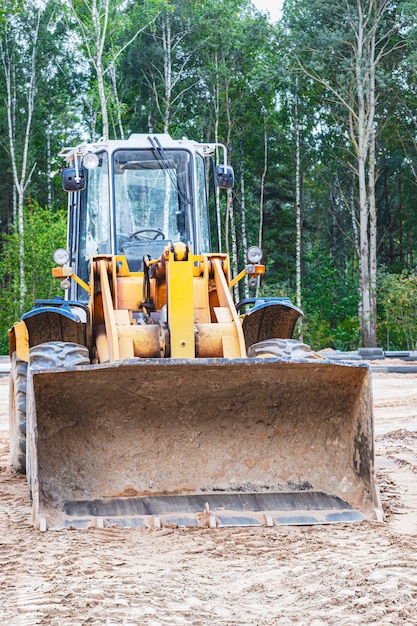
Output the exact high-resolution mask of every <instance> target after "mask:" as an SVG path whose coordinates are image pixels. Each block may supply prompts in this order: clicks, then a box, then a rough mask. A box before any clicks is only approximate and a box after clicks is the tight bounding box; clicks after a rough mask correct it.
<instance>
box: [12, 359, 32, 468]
mask: <svg viewBox="0 0 417 626" xmlns="http://www.w3.org/2000/svg"><path fill="white" fill-rule="evenodd" d="M27 367H28V364H27V363H26V361H21V360H20V359H18V358H17V357H16V352H13V354H12V359H11V367H10V379H9V380H10V383H9V385H10V386H9V390H10V391H9V450H10V460H11V463H12V466H13V469H14V471H15V472H18V473H19V474H26V390H27Z"/></svg>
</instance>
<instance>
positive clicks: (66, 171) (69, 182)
mask: <svg viewBox="0 0 417 626" xmlns="http://www.w3.org/2000/svg"><path fill="white" fill-rule="evenodd" d="M77 174H78V180H76V178H77ZM61 179H62V187H63V189H64V191H82V190H83V189H85V184H86V183H85V171H84V168H82V167H79V168H78V172H76V170H75V167H64V168H63V169H62V170H61Z"/></svg>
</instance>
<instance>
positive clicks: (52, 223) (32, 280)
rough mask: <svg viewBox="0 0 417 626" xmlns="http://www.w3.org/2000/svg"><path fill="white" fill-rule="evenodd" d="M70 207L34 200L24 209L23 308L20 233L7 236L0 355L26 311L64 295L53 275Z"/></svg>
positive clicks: (1, 271) (0, 267)
mask: <svg viewBox="0 0 417 626" xmlns="http://www.w3.org/2000/svg"><path fill="white" fill-rule="evenodd" d="M66 215H67V212H66V210H62V209H61V210H55V211H51V210H49V209H45V208H43V207H40V206H39V205H38V204H36V203H33V204H32V205H31V206H30V208H25V211H24V229H25V242H24V248H25V280H26V294H25V297H24V305H23V310H22V311H21V310H20V309H21V306H20V280H19V275H20V248H19V235H18V234H17V233H12V234H10V235H3V238H2V242H1V252H0V276H1V281H2V298H1V302H0V354H5V353H7V352H8V338H7V330H8V329H9V328H10V327H11V326H13V324H14V322H16V321H18V320H19V319H20V317H21V315H22V313H24V312H26V311H28V310H30V309H31V308H32V305H33V303H34V301H35V300H36V299H37V298H53V297H54V296H56V295H62V290H61V289H60V287H59V283H58V281H57V280H56V279H53V278H52V274H51V268H52V266H53V261H52V254H53V252H54V250H55V249H56V248H59V247H65V240H66Z"/></svg>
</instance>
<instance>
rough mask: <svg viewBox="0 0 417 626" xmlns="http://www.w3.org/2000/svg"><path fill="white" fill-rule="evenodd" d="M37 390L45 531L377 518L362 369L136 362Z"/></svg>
mask: <svg viewBox="0 0 417 626" xmlns="http://www.w3.org/2000/svg"><path fill="white" fill-rule="evenodd" d="M32 380H33V389H32V394H33V397H32V400H31V402H30V403H29V404H30V406H31V407H32V409H30V410H29V417H28V429H29V438H30V441H31V443H30V447H31V449H32V457H33V462H32V466H33V467H32V474H33V476H32V479H31V481H32V485H33V499H34V515H35V525H37V526H40V527H48V528H61V527H65V526H75V527H86V526H88V525H90V524H100V525H102V524H120V525H124V526H141V525H144V526H145V525H146V526H156V527H159V526H161V525H163V524H176V525H179V526H188V525H196V524H197V525H209V526H228V525H258V524H266V525H275V524H281V523H300V524H303V523H304V524H305V523H308V524H310V523H329V522H332V521H354V520H358V519H364V518H368V517H374V516H375V511H376V512H377V514H378V512H380V503H379V497H378V491H377V488H376V485H375V481H374V450H373V419H372V396H371V386H370V374H369V370H368V368H367V367H363V366H360V365H347V364H341V363H330V362H327V361H315V362H311V361H310V362H305V361H299V362H284V361H282V360H279V359H275V358H271V359H269V358H268V359H258V358H249V359H239V360H228V359H198V360H171V359H152V360H143V359H132V360H128V361H121V362H116V363H112V364H105V365H91V366H84V367H77V368H69V369H64V368H60V369H48V370H41V371H37V372H34V373H33V376H32ZM34 407H36V410H34Z"/></svg>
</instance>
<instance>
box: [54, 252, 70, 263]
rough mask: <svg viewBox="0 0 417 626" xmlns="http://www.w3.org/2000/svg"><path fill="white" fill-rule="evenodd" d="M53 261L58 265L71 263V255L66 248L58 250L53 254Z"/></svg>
mask: <svg viewBox="0 0 417 626" xmlns="http://www.w3.org/2000/svg"><path fill="white" fill-rule="evenodd" d="M52 258H53V260H54V263H56V265H61V266H62V265H65V264H66V263H68V261H69V253H68V251H67V250H65V248H57V249H56V250H55V252H54V254H53V257H52Z"/></svg>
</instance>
